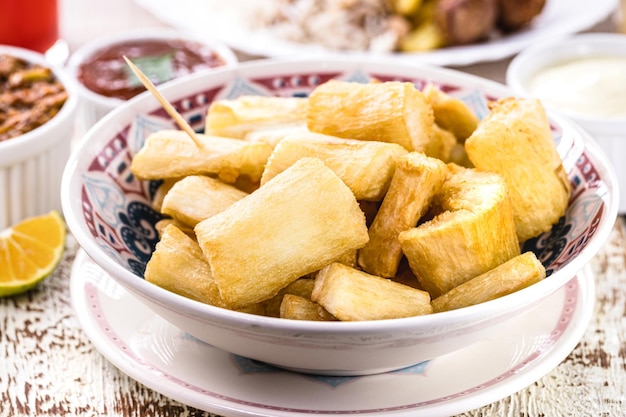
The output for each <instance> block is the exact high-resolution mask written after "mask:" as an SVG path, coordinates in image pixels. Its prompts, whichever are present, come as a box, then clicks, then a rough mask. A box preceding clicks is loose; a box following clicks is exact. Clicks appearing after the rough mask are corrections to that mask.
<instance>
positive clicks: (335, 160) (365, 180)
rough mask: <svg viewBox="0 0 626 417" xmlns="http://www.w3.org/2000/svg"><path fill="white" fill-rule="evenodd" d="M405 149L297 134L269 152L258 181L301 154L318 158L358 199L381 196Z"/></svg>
mask: <svg viewBox="0 0 626 417" xmlns="http://www.w3.org/2000/svg"><path fill="white" fill-rule="evenodd" d="M406 153H407V150H406V149H404V148H403V147H402V146H400V145H398V144H395V143H386V142H377V141H363V140H355V139H342V138H338V137H334V136H329V135H324V134H320V133H312V132H308V133H300V134H294V135H290V136H288V137H286V138H285V139H283V140H282V141H281V142H280V143H278V145H276V148H274V152H273V153H272V155H270V158H269V160H268V161H267V165H266V166H265V171H263V176H262V177H261V184H264V183H265V182H267V181H268V180H270V179H271V178H273V177H274V176H276V175H277V174H278V173H280V172H282V171H284V170H285V169H286V168H288V167H290V166H291V165H293V164H294V163H295V162H296V161H297V160H299V159H300V158H303V157H314V158H318V159H321V160H322V161H323V162H324V164H325V165H326V166H327V167H328V168H330V169H331V170H333V172H334V173H335V174H337V175H338V176H339V178H341V179H342V181H343V182H344V183H345V184H346V185H347V186H348V187H349V188H350V190H352V192H353V193H354V196H355V197H356V199H357V200H367V201H380V200H382V199H383V197H384V195H385V193H386V192H387V189H388V188H389V183H390V182H391V177H392V176H393V173H394V171H395V169H396V159H397V158H398V157H400V156H402V155H405V154H406Z"/></svg>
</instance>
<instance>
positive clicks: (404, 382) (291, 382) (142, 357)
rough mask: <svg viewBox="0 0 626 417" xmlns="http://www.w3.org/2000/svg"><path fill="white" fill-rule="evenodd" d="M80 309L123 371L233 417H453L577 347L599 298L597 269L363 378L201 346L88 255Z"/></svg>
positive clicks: (77, 296) (79, 280)
mask: <svg viewBox="0 0 626 417" xmlns="http://www.w3.org/2000/svg"><path fill="white" fill-rule="evenodd" d="M71 297H72V304H73V307H74V311H75V313H76V316H77V318H78V320H79V321H80V324H81V325H82V327H83V329H84V330H85V332H86V334H87V336H88V337H89V338H90V339H91V341H92V342H93V344H94V345H95V347H96V348H97V349H98V350H99V351H100V352H101V353H102V354H103V355H104V356H105V357H106V358H107V359H108V360H109V361H111V362H112V363H113V364H114V365H115V366H117V367H118V368H119V369H120V370H121V371H123V372H124V373H126V374H127V375H129V376H130V377H132V378H134V379H136V380H137V381H139V382H140V383H142V384H144V385H146V386H147V387H149V388H151V389H154V390H155V391H157V392H159V393H161V394H163V395H165V396H167V397H170V398H172V399H175V400H177V401H180V402H182V403H184V404H187V405H189V406H192V407H195V408H198V409H201V410H205V411H210V412H213V413H217V414H221V415H224V416H238V417H243V416H246V417H251V416H273V417H303V416H307V415H311V414H315V415H318V416H331V415H332V416H348V415H351V416H354V415H359V416H381V415H382V416H394V417H400V416H406V417H408V416H415V415H420V416H422V417H429V416H430V417H433V416H449V415H452V414H457V413H462V412H465V411H469V410H472V409H475V408H478V407H481V406H483V405H486V404H489V403H492V402H494V401H497V400H500V399H502V398H504V397H506V396H508V395H511V394H513V393H515V392H517V391H519V390H521V389H522V388H524V387H526V386H528V385H529V384H531V383H533V382H535V381H536V380H538V379H539V378H541V377H542V376H544V375H545V374H547V373H548V372H549V371H550V370H552V369H553V368H555V367H556V366H557V365H558V364H559V363H561V361H563V359H565V358H566V357H567V355H568V354H569V353H570V352H571V351H572V350H573V349H574V347H575V346H576V344H577V343H578V342H579V341H580V339H581V338H582V335H583V333H584V331H585V329H586V327H587V325H588V323H589V320H590V319H591V315H592V313H593V307H594V302H595V287H594V281H593V275H592V273H591V272H590V270H589V269H588V268H586V269H584V270H583V271H581V272H579V273H578V274H577V276H576V277H575V278H573V279H572V280H571V281H570V282H569V283H568V284H566V285H565V286H564V287H562V288H561V289H559V290H558V291H557V292H555V293H554V294H552V295H551V296H550V297H548V298H547V299H546V300H545V301H543V302H542V303H541V304H538V305H537V306H536V307H534V308H533V309H532V310H529V311H527V312H525V313H524V314H521V315H519V316H516V317H515V318H513V319H512V320H511V321H510V325H509V326H506V327H503V329H502V333H501V334H499V335H498V337H497V338H490V339H487V340H484V341H480V342H477V343H475V344H472V345H470V346H468V347H466V348H463V349H461V350H458V351H455V352H453V353H450V354H447V355H444V356H440V357H438V358H435V359H432V360H430V361H426V362H422V363H420V364H417V365H415V366H412V367H410V368H406V369H403V370H400V371H395V372H390V373H385V374H378V375H370V376H358V377H328V376H315V375H306V374H299V373H295V372H290V371H285V370H281V369H278V368H275V367H272V366H268V365H265V364H263V363H260V362H257V361H253V360H249V359H246V358H242V357H239V356H236V355H233V354H229V353H227V352H225V351H222V350H219V349H217V348H215V347H213V346H211V345H209V344H206V343H204V342H201V341H199V340H197V339H195V338H193V337H191V336H189V335H188V334H187V333H185V332H183V331H182V330H180V329H178V328H177V327H174V326H173V325H171V324H169V323H168V322H167V321H165V320H163V319H162V318H160V317H159V316H157V315H155V314H154V313H153V312H152V311H151V310H150V309H148V308H147V307H146V306H145V305H144V304H143V303H142V302H141V301H139V300H138V299H136V298H134V297H133V296H131V295H130V294H129V293H128V292H127V291H126V290H124V289H123V288H122V287H121V286H119V285H118V284H116V283H115V281H114V280H113V279H112V278H110V277H109V276H108V275H107V274H106V273H105V272H104V271H103V270H102V269H101V268H100V267H98V266H97V265H96V264H95V263H94V262H93V261H91V259H90V258H89V257H88V256H87V255H86V254H85V252H83V251H82V250H80V251H79V253H78V255H77V257H76V260H75V262H74V265H73V268H72V273H71Z"/></svg>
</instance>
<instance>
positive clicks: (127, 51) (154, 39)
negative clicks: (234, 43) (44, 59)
mask: <svg viewBox="0 0 626 417" xmlns="http://www.w3.org/2000/svg"><path fill="white" fill-rule="evenodd" d="M124 56H126V57H127V58H129V59H130V60H131V61H133V63H134V64H135V65H137V66H138V67H139V68H140V69H141V70H142V72H143V73H144V74H146V75H147V76H148V77H149V78H150V79H151V80H152V82H153V83H154V84H155V85H159V84H162V83H164V82H167V81H170V80H173V79H175V78H179V77H182V76H184V75H187V74H191V73H194V72H198V71H205V70H211V69H213V68H217V67H222V66H232V65H236V64H237V63H238V60H237V57H236V56H235V54H234V52H233V51H232V50H231V49H230V48H229V47H227V46H226V45H225V44H223V43H221V42H220V41H217V40H215V39H209V38H206V37H203V36H201V35H196V34H190V33H182V32H179V31H174V30H153V29H150V30H136V31H132V32H127V33H122V34H118V35H114V36H109V37H105V38H100V39H97V40H94V41H92V42H89V43H87V44H85V45H83V46H82V47H81V48H79V49H78V50H76V52H74V53H73V54H72V56H71V57H70V60H69V62H68V70H69V73H70V74H71V75H72V76H73V77H74V78H75V79H76V81H77V84H78V88H79V92H80V95H81V101H82V103H81V108H80V112H81V115H80V122H81V124H82V125H83V126H82V128H83V130H87V129H88V128H90V127H91V125H93V124H94V123H95V122H97V121H98V120H99V119H100V118H102V117H103V116H104V115H105V114H106V113H108V112H109V111H111V110H113V109H114V108H115V107H117V106H118V105H119V104H121V103H122V102H123V101H125V100H129V99H131V98H133V97H135V96H136V95H138V94H140V93H142V92H144V91H146V89H145V87H144V86H143V85H142V84H141V82H140V81H139V79H137V77H136V76H135V75H134V74H133V73H132V71H131V69H130V68H129V67H128V65H127V64H126V62H125V61H124V58H123V57H124ZM79 128H80V126H79Z"/></svg>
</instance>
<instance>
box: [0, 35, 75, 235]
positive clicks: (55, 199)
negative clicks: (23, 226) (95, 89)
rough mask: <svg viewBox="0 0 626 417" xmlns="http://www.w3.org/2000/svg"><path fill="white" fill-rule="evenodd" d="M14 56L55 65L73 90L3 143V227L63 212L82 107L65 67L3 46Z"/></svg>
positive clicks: (2, 51) (0, 164)
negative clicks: (42, 119)
mask: <svg viewBox="0 0 626 417" xmlns="http://www.w3.org/2000/svg"><path fill="white" fill-rule="evenodd" d="M0 54H7V55H12V56H15V57H18V58H22V59H25V60H26V61H29V62H33V63H38V64H41V65H45V66H47V67H49V68H51V69H52V71H53V73H54V75H55V76H56V77H57V79H59V80H60V81H61V83H62V84H63V86H64V87H65V89H66V90H67V92H68V95H69V96H68V99H67V101H66V102H65V104H64V105H63V107H62V108H61V110H60V111H59V112H58V113H57V114H56V115H55V116H54V117H53V118H52V119H50V120H49V121H48V122H46V123H45V124H43V125H41V126H40V127H37V128H36V129H34V130H31V131H30V132H28V133H25V134H23V135H20V136H17V137H15V138H11V139H8V140H5V141H2V142H0V230H3V229H5V228H6V227H9V226H12V225H14V224H16V223H17V222H19V221H20V220H23V219H25V218H26V217H30V216H35V215H40V214H44V213H46V212H48V211H50V210H53V209H54V210H59V211H61V197H60V192H61V176H62V174H63V169H64V167H65V163H66V162H67V159H68V158H69V154H70V145H71V142H72V138H73V136H74V118H75V114H76V109H77V106H78V93H77V92H76V88H75V84H74V82H73V81H72V80H71V78H70V77H68V76H67V75H66V74H65V72H64V70H63V69H62V68H58V67H55V66H52V65H50V64H49V63H48V62H47V61H46V60H45V57H44V56H43V55H42V54H40V53H38V52H34V51H30V50H27V49H22V48H17V47H12V46H4V45H0Z"/></svg>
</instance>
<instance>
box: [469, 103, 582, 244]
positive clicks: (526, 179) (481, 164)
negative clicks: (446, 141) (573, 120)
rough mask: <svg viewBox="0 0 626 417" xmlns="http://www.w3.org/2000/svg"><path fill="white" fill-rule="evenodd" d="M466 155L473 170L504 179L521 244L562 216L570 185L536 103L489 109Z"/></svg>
mask: <svg viewBox="0 0 626 417" xmlns="http://www.w3.org/2000/svg"><path fill="white" fill-rule="evenodd" d="M465 149H466V151H467V155H468V156H469V159H470V160H471V161H472V163H473V164H474V166H476V168H478V169H480V170H484V171H491V172H497V173H499V174H500V175H502V176H503V177H504V178H505V179H506V182H507V185H508V188H509V191H510V195H511V201H512V203H513V214H514V217H515V226H516V228H517V234H518V238H519V240H520V242H524V241H525V240H527V239H530V238H532V237H535V236H538V235H539V234H541V233H544V232H547V231H549V230H550V229H551V227H552V225H553V224H555V223H556V222H557V221H558V220H559V218H560V217H561V216H563V214H565V210H566V209H567V205H568V201H569V196H570V192H571V185H570V182H569V179H568V178H567V172H566V171H565V168H564V167H563V164H562V161H561V158H560V157H559V154H558V152H557V150H556V145H555V143H554V138H553V136H552V132H551V130H550V123H549V121H548V117H547V115H546V112H545V110H544V108H543V106H542V104H541V102H540V101H539V100H536V99H514V98H507V99H502V100H499V101H497V102H494V103H492V105H491V111H490V113H489V115H488V116H487V117H485V118H484V119H483V120H481V122H480V124H479V125H478V127H477V128H476V130H475V131H474V133H472V135H471V136H470V137H469V138H468V139H467V140H466V142H465Z"/></svg>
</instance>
